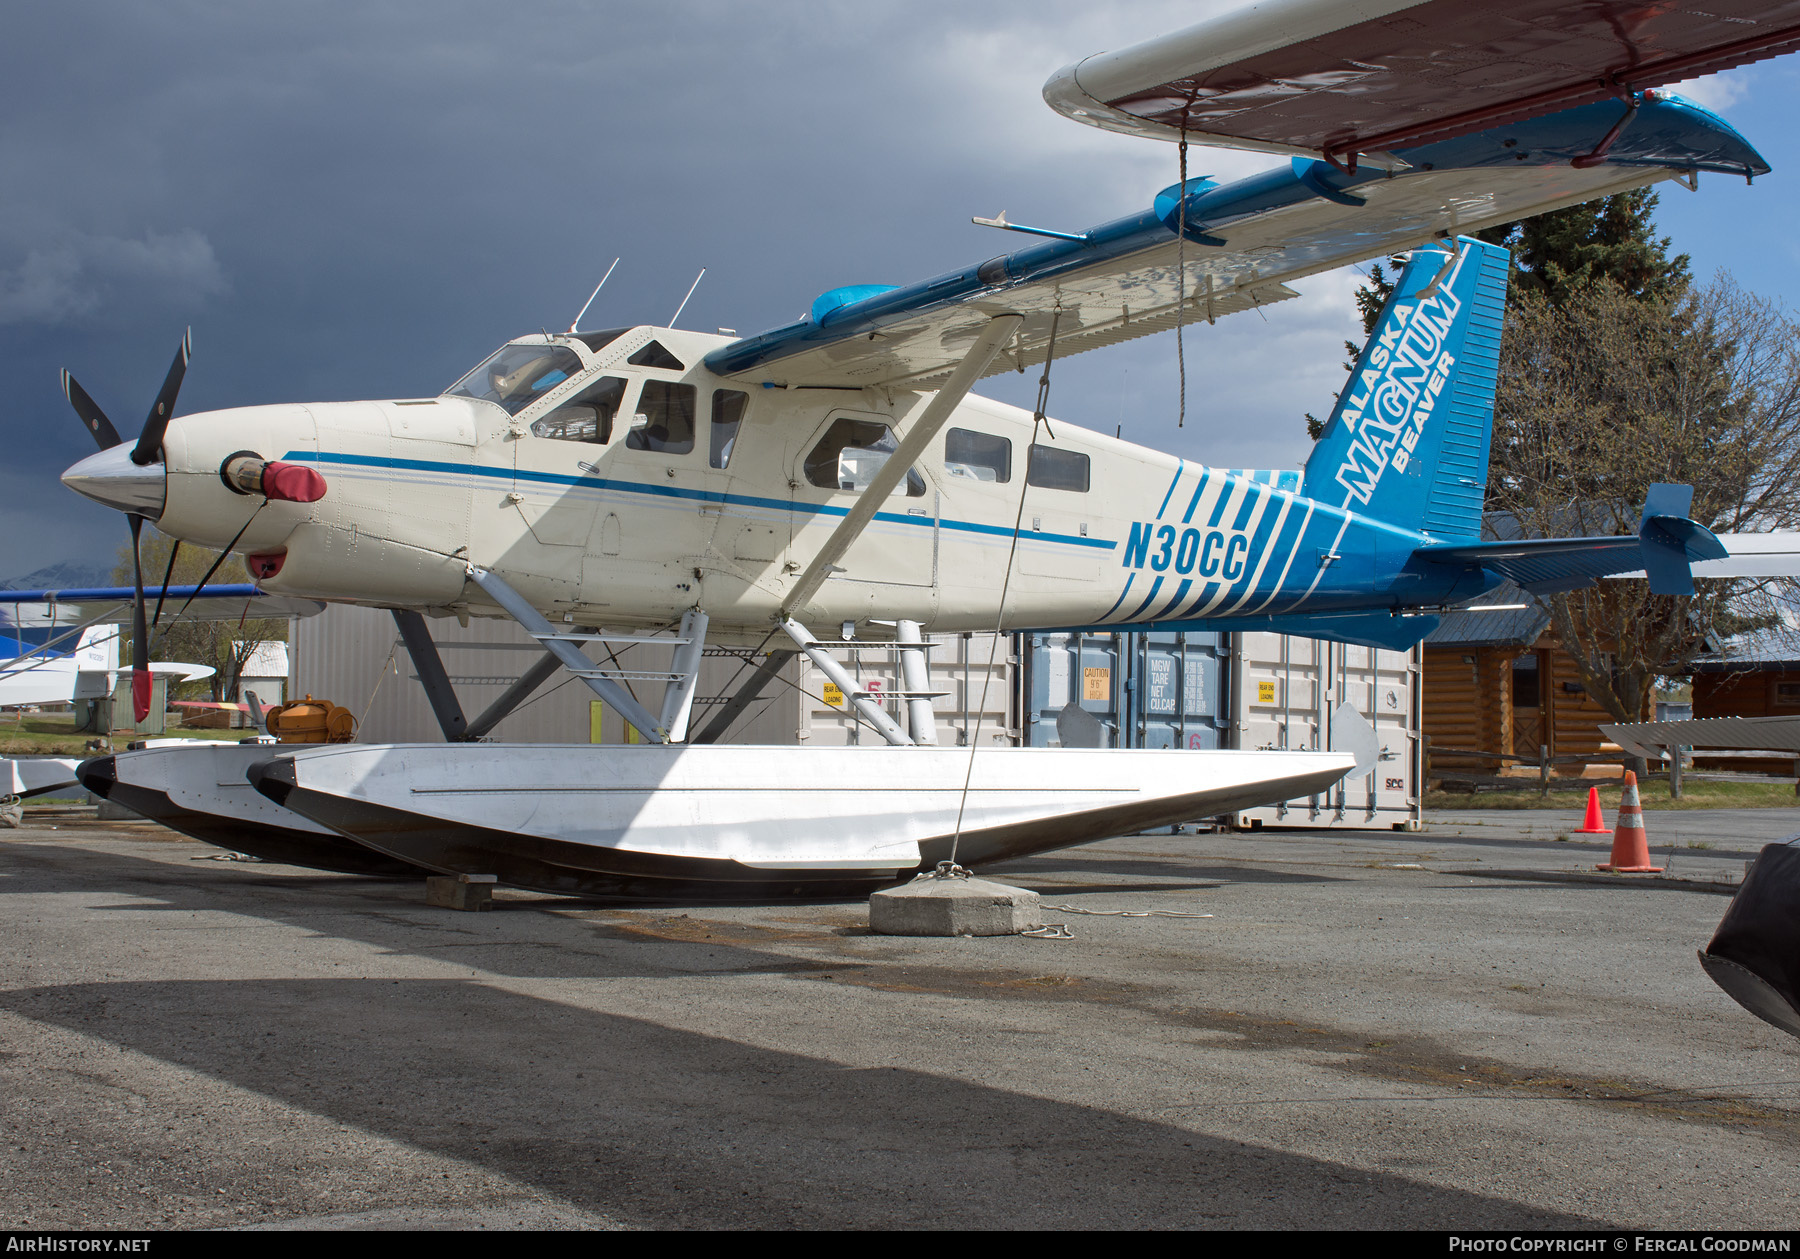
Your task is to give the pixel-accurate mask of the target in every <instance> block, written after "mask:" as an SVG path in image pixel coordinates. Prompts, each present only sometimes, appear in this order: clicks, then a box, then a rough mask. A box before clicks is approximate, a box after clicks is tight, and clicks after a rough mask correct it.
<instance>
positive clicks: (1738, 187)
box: [0, 0, 1800, 578]
mask: <svg viewBox="0 0 1800 1259" xmlns="http://www.w3.org/2000/svg"><path fill="white" fill-rule="evenodd" d="M1233 7H1237V5H1236V4H1235V3H1207V2H1205V0H1198V2H1197V0H1185V2H1184V3H1164V2H1158V0H1128V2H1119V3H1095V2H1093V0H1086V2H1084V3H1073V2H1065V0H1031V2H1030V3H1025V2H1023V0H1021V2H1019V3H995V4H987V5H981V4H969V3H966V2H965V3H954V4H953V3H935V2H927V0H906V2H905V3H877V2H871V0H860V2H857V3H823V2H821V3H791V4H785V5H768V4H765V5H745V4H735V3H723V2H692V3H675V2H670V0H664V2H663V3H659V4H656V5H645V4H641V3H632V4H625V3H613V2H611V0H588V2H586V3H574V2H558V0H540V2H539V3H535V4H531V5H516V4H515V5H500V4H485V3H482V4H477V3H460V2H456V0H432V2H431V3H423V2H421V0H385V2H383V0H359V2H357V3H306V2H305V0H288V2H286V3H283V4H281V5H246V4H242V3H213V2H208V0H189V2H186V3H181V2H177V0H169V2H164V3H144V2H142V0H138V2H132V3H83V2H80V0H59V2H57V3H43V4H37V3H24V4H19V5H15V6H11V7H10V8H9V10H8V15H7V38H6V40H5V41H4V43H0V364H3V365H4V367H5V369H6V378H7V380H8V381H9V384H10V388H9V389H8V390H7V391H6V394H5V404H4V405H5V407H6V412H5V418H4V421H3V423H4V433H5V437H6V457H5V459H4V462H3V463H0V578H3V577H8V576H13V575H18V574H22V573H24V572H28V571H30V570H33V569H35V568H38V567H41V566H43V565H45V564H49V563H53V562H58V561H76V562H83V561H86V560H89V559H93V560H97V561H101V562H110V560H111V558H112V555H113V552H114V550H115V549H116V547H117V545H118V543H119V542H120V541H121V540H122V539H123V538H124V537H125V529H124V524H123V522H122V521H121V520H120V519H119V518H118V517H117V516H116V515H115V514H113V513H110V512H107V511H104V510H103V509H100V508H98V507H95V506H92V505H89V504H87V503H86V502H85V501H83V500H80V499H78V498H77V497H76V496H75V495H73V494H71V493H69V492H68V491H67V490H64V489H63V488H62V487H61V486H60V485H59V484H58V483H57V480H56V476H57V473H59V472H60V471H61V470H62V469H63V468H64V467H66V466H67V465H69V464H70V463H73V462H74V461H75V460H77V459H79V458H81V457H83V456H84V455H86V454H88V453H90V452H91V450H92V449H93V447H92V444H91V439H90V438H88V436H87V434H86V433H85V432H84V431H83V430H82V429H81V427H80V425H79V424H78V423H77V421H76V420H75V418H74V416H73V414H72V413H71V412H70V410H69V408H68V404H67V402H66V401H65V400H64V399H63V397H62V393H61V390H60V388H59V387H58V382H57V371H58V369H59V368H61V367H65V366H66V367H69V368H70V369H72V370H73V371H74V372H75V374H76V375H77V377H78V378H79V379H80V380H81V381H82V383H83V384H84V385H86V386H87V388H88V390H89V391H90V392H91V393H93V394H94V396H95V397H96V398H97V399H98V400H99V402H100V403H101V405H102V406H103V407H105V408H106V410H107V411H108V413H109V414H110V415H111V416H112V418H113V420H114V422H115V423H116V424H117V425H118V427H119V429H120V431H121V433H123V434H125V435H126V436H127V437H130V436H131V435H134V434H135V433H136V432H137V431H138V429H139V427H140V426H141V424H142V422H143V421H142V417H143V414H144V412H145V411H146V410H147V408H148V407H149V404H150V401H151V399H152V397H153V396H154V393H155V390H156V388H157V386H158V384H159V383H160V382H161V379H162V374H163V372H164V370H165V369H166V367H167V365H168V360H169V357H170V356H171V355H172V354H173V352H174V349H175V346H176V343H177V342H178V340H179V339H180V336H181V330H182V328H183V327H184V326H186V325H189V324H191V325H192V326H193V329H194V361H193V366H192V368H191V370H190V371H189V374H188V379H187V384H186V386H185V387H184V388H183V391H182V396H181V405H180V407H179V410H181V411H183V412H187V411H198V410H207V409H212V408H216V407H224V406H238V405H248V404H253V403H260V402H286V401H317V400H329V399H341V398H366V397H407V396H417V395H420V394H432V393H436V392H438V391H440V390H441V389H443V388H444V387H445V386H446V385H448V384H449V383H450V382H452V381H453V380H454V379H455V378H456V377H458V376H459V375H461V373H462V372H463V371H464V370H466V369H467V368H468V367H469V366H471V365H472V364H473V363H474V362H475V361H477V360H478V359H480V358H481V357H482V356H483V355H484V354H485V353H487V352H488V351H489V350H490V349H492V348H493V347H494V346H495V345H497V344H498V343H500V342H501V341H504V340H505V339H507V338H508V337H511V336H516V335H519V334H520V333H523V332H527V331H532V330H535V329H537V328H539V327H541V326H550V327H558V326H563V327H566V326H567V324H568V322H569V320H570V318H571V317H572V316H573V314H574V312H575V310H576V309H577V308H578V307H579V306H580V304H581V302H582V300H583V299H584V298H585V297H586V296H587V294H588V291H589V290H590V289H591V288H592V287H593V285H594V283H595V282H596V281H597V280H598V279H599V277H600V275H601V274H602V273H603V272H604V271H605V269H606V266H607V264H609V263H610V262H611V261H612V259H613V258H614V257H615V256H621V257H622V258H623V261H622V262H621V263H620V264H619V268H618V271H617V272H616V274H615V275H614V276H613V279H612V281H611V282H610V283H609V284H608V285H607V287H606V290H605V292H603V293H602V294H601V296H600V300H599V301H597V302H596V303H595V306H594V309H593V310H592V311H591V312H590V313H589V315H588V317H587V319H586V321H585V322H584V325H583V326H584V327H606V326H612V325H618V324H629V323H640V322H642V323H660V322H665V321H666V320H667V319H668V318H669V316H670V315H671V314H672V313H673V312H674V310H675V307H676V305H677V303H678V302H679V301H680V299H681V295H682V293H683V292H684V291H685V290H686V288H687V286H688V284H689V283H691V282H692V280H693V278H694V274H695V272H697V271H698V270H699V269H700V267H702V266H705V267H707V268H709V270H708V272H707V276H706V280H705V282H704V283H703V284H702V285H701V286H700V289H699V291H698V292H697V293H696V294H695V296H694V298H693V301H692V302H691V303H690V304H689V306H688V308H687V311H686V313H685V314H684V315H683V318H682V323H683V325H684V326H687V327H694V328H706V329H712V328H715V327H730V328H735V329H737V330H738V331H739V332H741V333H744V334H746V335H747V334H749V333H752V332H756V331H760V330H762V329H764V328H767V327H770V326H773V325H775V324H778V323H782V322H785V321H787V320H790V319H792V318H794V317H795V316H796V315H797V314H798V313H799V312H801V311H803V310H804V309H805V308H806V307H807V305H808V304H809V303H810V302H811V300H812V298H813V297H814V296H815V295H817V294H818V293H820V292H822V291H824V290H826V289H829V288H834V287H836V286H838V285H840V284H852V283H906V282H909V281H912V280H916V279H922V278H925V277H927V276H929V275H933V274H936V273H938V272H940V271H944V270H948V269H951V268H953V267H959V266H963V265H966V264H967V263H969V262H972V261H977V260H980V259H982V258H985V257H989V256H991V255H993V254H995V253H997V252H1001V251H1002V249H1004V248H1010V247H1011V246H1012V245H1013V244H1014V243H1016V242H1015V241H1011V240H1000V239H997V238H996V236H995V234H994V233H993V232H992V231H991V230H989V229H985V228H980V227H975V226H972V225H971V224H970V223H969V217H970V216H971V215H974V214H981V215H991V214H993V213H995V212H996V211H1000V210H1005V211H1006V212H1007V213H1008V215H1009V217H1011V218H1012V219H1013V220H1014V221H1016V222H1025V223H1032V224H1038V225H1042V226H1049V227H1057V228H1064V229H1069V230H1081V229H1083V228H1085V227H1088V226H1090V225H1092V224H1094V223H1097V222H1102V221H1105V220H1108V219H1112V218H1116V217H1119V216H1121V215H1124V214H1128V213H1135V212H1138V211H1139V210H1141V209H1142V208H1143V207H1144V206H1145V205H1146V204H1148V202H1149V200H1150V198H1151V197H1152V196H1153V195H1154V194H1155V192H1156V191H1157V190H1158V189H1159V188H1161V187H1163V186H1165V185H1167V184H1170V183H1173V182H1174V181H1175V177H1176V167H1175V151H1174V147H1173V146H1172V145H1167V144H1163V143H1159V142H1155V141H1147V140H1141V139H1133V138H1129V137H1125V136H1119V135H1113V134H1111V133H1106V132H1099V131H1095V130H1093V129H1091V128H1086V127H1082V126H1079V125H1077V124H1075V123H1073V122H1070V121H1068V120H1066V119H1063V118H1061V117H1060V116H1058V115H1056V114H1055V113H1054V112H1052V111H1051V110H1050V109H1049V107H1048V106H1046V105H1045V104H1044V103H1043V100H1042V98H1041V96H1040V94H1039V93H1040V90H1041V88H1042V85H1043V82H1044V80H1045V79H1046V78H1047V77H1049V75H1050V74H1051V73H1052V72H1053V71H1055V70H1057V69H1058V68H1060V67H1061V66H1063V65H1065V64H1067V63H1069V62H1071V61H1074V60H1077V59H1078V58H1080V57H1083V56H1086V55H1088V54H1090V53H1093V52H1097V51H1100V50H1103V49H1107V48H1118V47H1122V46H1124V45H1127V44H1131V43H1135V42H1137V41H1139V40H1142V39H1146V38H1149V37H1151V36H1154V35H1158V34H1162V33H1165V32H1167V31H1170V30H1174V29H1177V28H1179V27H1182V26H1186V25H1190V24H1192V23H1193V22H1195V21H1198V20H1200V19H1202V18H1203V17H1205V16H1207V15H1208V14H1209V13H1213V12H1218V11H1223V10H1225V9H1229V8H1233ZM1691 94H1693V95H1695V96H1697V97H1699V98H1700V99H1702V101H1703V103H1706V104H1709V105H1712V106H1714V107H1716V108H1721V109H1722V110H1723V112H1725V113H1726V115H1727V117H1729V118H1730V119H1731V120H1732V121H1733V122H1734V123H1735V124H1736V125H1738V126H1739V128H1740V129H1741V130H1742V131H1743V132H1744V133H1745V134H1746V135H1747V136H1748V137H1749V139H1750V140H1751V141H1752V142H1753V143H1754V144H1756V145H1757V146H1758V147H1759V148H1760V149H1761V150H1762V152H1763V154H1764V155H1765V156H1766V157H1768V158H1769V160H1770V161H1771V163H1772V164H1773V165H1774V167H1775V173H1774V174H1773V175H1771V176H1769V177H1768V178H1767V179H1764V180H1762V181H1759V182H1758V184H1757V185H1756V187H1754V188H1749V189H1746V188H1744V187H1743V186H1742V184H1741V181H1740V182H1738V183H1733V182H1732V181H1730V180H1728V179H1724V178H1711V179H1704V180H1703V181H1702V183H1701V190H1700V192H1699V193H1698V194H1689V193H1687V192H1685V191H1683V190H1681V189H1679V188H1676V187H1675V186H1674V185H1667V184H1665V185H1664V188H1665V189H1667V191H1665V193H1664V198H1663V200H1664V205H1663V211H1662V215H1661V223H1662V226H1663V229H1664V231H1666V232H1667V233H1668V234H1670V235H1672V236H1674V238H1675V243H1676V246H1677V248H1679V249H1681V250H1685V251H1686V252H1688V253H1691V254H1692V255H1693V256H1694V260H1695V270H1696V272H1697V273H1698V274H1700V275H1702V276H1705V275H1707V274H1709V273H1710V272H1711V271H1712V270H1714V269H1715V268H1718V267H1727V268H1730V269H1731V270H1733V271H1734V272H1736V273H1737V275H1738V276H1739V278H1740V279H1741V280H1743V281H1744V283H1745V284H1746V285H1747V286H1748V287H1750V288H1752V289H1754V290H1756V291H1758V292H1760V293H1762V294H1764V295H1766V296H1769V297H1772V298H1775V299H1777V300H1780V301H1782V302H1784V303H1787V304H1789V305H1800V246H1797V244H1796V241H1795V239H1794V236H1793V233H1792V231H1791V229H1790V228H1789V227H1788V225H1787V219H1788V217H1789V209H1790V207H1791V204H1792V201H1793V197H1794V188H1795V186H1796V185H1795V183H1794V178H1795V174H1794V172H1795V171H1796V170H1800V161H1796V160H1795V159H1796V158H1800V153H1796V152H1795V150H1796V149H1800V134H1796V131H1797V129H1796V128H1795V126H1794V124H1793V119H1794V118H1796V117H1800V109H1797V108H1796V106H1797V105H1800V58H1795V57H1787V58H1783V59H1781V60H1778V61H1776V62H1773V63H1771V64H1769V65H1766V66H1760V67H1754V68H1751V69H1749V70H1746V71H1740V72H1735V73H1734V74H1732V75H1728V76H1723V77H1722V78H1715V79H1711V80H1706V81H1703V82H1702V83H1700V84H1698V85H1697V86H1696V88H1695V89H1694V90H1693V92H1692V93H1691ZM1268 164H1269V163H1268V161H1267V160H1266V159H1259V158H1255V157H1251V156H1248V155H1242V154H1228V153H1220V152H1216V151H1204V150H1201V151H1197V152H1196V153H1195V155H1194V159H1193V173H1194V174H1211V175H1214V176H1215V177H1223V178H1236V177H1239V176H1242V175H1245V174H1249V173H1251V172H1253V171H1255V170H1258V169H1262V168H1264V167H1265V166H1267V165H1268ZM1358 278H1359V277H1357V276H1356V275H1355V274H1353V273H1350V272H1343V273H1336V274H1332V275H1326V276H1319V277H1316V278H1314V279H1312V280H1309V281H1307V282H1305V283H1304V284H1303V285H1301V286H1299V287H1301V288H1302V289H1303V291H1304V296H1303V297H1302V298H1301V299H1300V300H1298V301H1291V302H1286V303H1282V304H1280V305H1278V306H1275V307H1273V308H1271V309H1270V310H1269V311H1268V312H1267V313H1266V314H1267V317H1266V320H1265V319H1263V318H1260V317H1259V316H1258V315H1256V314H1254V313H1251V314H1245V315H1239V316H1236V317H1234V318H1233V319H1231V320H1228V321H1225V322H1223V323H1221V324H1220V325H1218V326H1217V327H1216V328H1210V329H1208V328H1201V329H1197V330H1192V331H1190V333H1189V334H1188V382H1189V384H1188V388H1189V419H1188V425H1187V428H1186V429H1185V430H1184V431H1181V432H1177V431H1176V428H1175V410H1176V407H1175V403H1176V384H1175V381H1176V368H1175V345H1174V338H1173V336H1172V335H1163V336H1160V337H1154V338H1148V339H1146V340H1143V341H1137V342H1132V343H1130V344H1128V345H1125V346H1120V347H1116V348H1113V349H1109V350H1103V351H1098V352H1095V353H1092V354H1088V355H1084V356H1082V357H1079V358H1076V359H1072V360H1070V361H1069V362H1068V363H1066V364H1064V365H1063V366H1062V367H1060V368H1059V369H1058V370H1057V372H1056V374H1055V380H1054V385H1053V395H1052V405H1051V411H1052V414H1054V415H1056V416H1059V417H1061V418H1064V419H1067V420H1070V421H1073V422H1075V423H1078V424H1083V425H1087V426H1089V427H1093V428H1098V429H1102V430H1106V431H1111V430H1112V428H1113V427H1114V426H1115V425H1119V424H1122V425H1123V428H1124V433H1125V436H1126V437H1127V438H1130V439H1132V440H1136V441H1140V442H1144V443H1146V444H1148V445H1153V446H1156V447H1159V448H1161V449H1164V450H1170V451H1175V452H1178V453H1180V454H1183V455H1186V456H1188V457H1191V458H1198V459H1202V460H1205V461H1206V462H1209V463H1212V464H1214V465H1220V466H1227V467H1246V466H1248V467H1284V466H1286V467H1291V466H1297V465H1298V463H1299V462H1300V461H1301V460H1303V459H1304V457H1305V453H1306V449H1307V445H1308V443H1307V442H1306V437H1305V431H1304V427H1303V424H1302V420H1301V415H1302V413H1303V412H1305V411H1307V410H1312V411H1314V412H1316V413H1323V411H1324V410H1325V409H1327V408H1328V407H1329V406H1330V401H1331V395H1332V394H1334V393H1335V392H1336V389H1337V388H1338V385H1339V383H1340V382H1341V380H1342V376H1343V373H1342V370H1341V368H1340V367H1339V363H1340V361H1341V358H1342V345H1341V343H1342V341H1343V340H1344V338H1345V336H1347V335H1351V334H1352V333H1354V332H1355V331H1356V324H1355V320H1354V315H1353V307H1352V302H1351V291H1352V289H1353V287H1354V285H1355V283H1356V282H1357V280H1358ZM1033 384H1034V381H1029V380H1020V379H1017V378H1012V377H1006V378H1000V379H999V380H997V381H990V382H987V383H985V384H984V385H983V386H982V391H983V392H986V393H988V394H990V395H993V396H997V397H1002V398H1005V399H1007V400H1009V401H1014V402H1020V403H1023V404H1025V405H1029V403H1030V396H1031V393H1032V392H1033V388H1032V387H1033Z"/></svg>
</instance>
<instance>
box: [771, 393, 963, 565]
mask: <svg viewBox="0 0 1800 1259" xmlns="http://www.w3.org/2000/svg"><path fill="white" fill-rule="evenodd" d="M898 445H899V443H898V441H897V440H896V438H895V436H894V426H893V417H892V416H889V415H883V414H880V413H878V412H863V411H847V410H834V411H832V412H831V413H830V414H829V415H828V416H827V417H826V420H825V423H824V424H823V425H822V426H821V427H819V428H817V429H815V430H813V432H812V433H811V434H810V435H809V436H808V438H807V439H805V440H804V441H803V443H802V444H800V445H799V447H798V448H797V449H796V450H795V451H794V453H793V475H792V476H791V477H790V481H791V482H792V483H794V484H795V485H796V486H797V488H796V489H795V491H794V498H795V504H794V505H795V512H794V542H793V548H792V549H793V554H792V556H791V558H792V559H793V560H795V561H797V562H799V563H801V564H803V565H804V564H805V563H807V562H809V561H810V560H811V558H812V556H813V555H815V554H817V553H818V550H819V548H820V547H822V546H823V545H824V544H825V540H826V539H827V538H829V537H830V536H831V531H832V530H833V529H834V528H836V527H837V525H838V523H839V522H840V521H842V520H843V518H844V515H845V513H847V512H848V511H849V509H850V508H851V507H852V506H853V505H854V504H855V503H856V501H857V499H858V497H859V496H860V494H861V492H862V490H863V489H864V487H866V486H867V485H868V484H869V482H870V481H871V480H872V479H873V477H874V476H875V473H876V471H877V470H878V469H880V468H881V467H882V465H884V464H885V463H886V462H887V460H888V456H889V455H890V454H892V452H893V451H894V450H895V449H896V448H897V446H898ZM938 503H939V496H938V492H937V488H936V486H935V485H934V484H933V483H931V482H930V481H927V480H926V479H925V477H924V476H923V475H921V469H920V468H919V467H917V466H915V467H914V468H912V469H910V470H909V471H908V472H907V475H906V476H905V477H904V478H903V479H902V480H901V482H900V484H899V486H897V487H896V488H895V490H894V492H893V493H892V494H891V495H890V496H889V497H888V501H887V502H886V503H885V504H883V505H882V507H881V509H880V510H879V511H878V512H877V513H876V515H875V519H874V520H873V521H872V522H870V524H869V526H868V528H867V529H865V530H864V531H863V533H862V536H861V537H859V538H858V539H857V540H856V541H855V543H853V544H852V545H851V547H850V549H849V551H848V552H846V553H845V555H844V558H843V559H842V560H840V561H839V565H840V566H841V567H842V568H843V570H844V571H843V572H841V573H838V574H835V575H834V576H833V577H832V579H831V580H832V581H833V582H840V581H841V582H846V583H857V584H861V585H879V586H902V587H910V588H914V589H924V590H932V589H935V587H936V586H937V566H938V540H939V539H938V527H939V520H938V511H939V505H938Z"/></svg>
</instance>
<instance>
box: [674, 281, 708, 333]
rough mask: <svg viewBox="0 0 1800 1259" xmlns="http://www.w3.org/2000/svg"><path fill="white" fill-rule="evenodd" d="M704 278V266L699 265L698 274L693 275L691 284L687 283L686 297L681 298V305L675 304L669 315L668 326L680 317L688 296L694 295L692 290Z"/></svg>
mask: <svg viewBox="0 0 1800 1259" xmlns="http://www.w3.org/2000/svg"><path fill="white" fill-rule="evenodd" d="M705 278H706V268H705V267H701V268H700V274H699V275H697V276H695V277H694V282H693V283H692V284H690V285H688V291H687V297H684V298H682V299H681V305H679V306H677V307H676V308H675V313H674V314H673V315H670V316H669V327H671V328H673V327H674V326H675V321H676V320H677V319H680V318H681V312H682V311H684V310H686V309H687V304H688V297H692V296H693V295H694V290H695V289H697V288H699V287H700V281H702V280H704V279H705Z"/></svg>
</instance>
